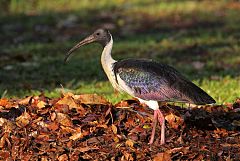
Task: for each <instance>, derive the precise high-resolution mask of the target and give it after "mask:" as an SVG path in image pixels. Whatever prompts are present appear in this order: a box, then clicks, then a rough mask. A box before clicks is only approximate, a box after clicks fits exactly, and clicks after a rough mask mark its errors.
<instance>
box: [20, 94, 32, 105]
mask: <svg viewBox="0 0 240 161" xmlns="http://www.w3.org/2000/svg"><path fill="white" fill-rule="evenodd" d="M32 98H33V97H32V96H28V97H26V98H24V99H21V100H20V101H19V102H18V104H20V105H27V104H29V103H30V101H31V99H32Z"/></svg>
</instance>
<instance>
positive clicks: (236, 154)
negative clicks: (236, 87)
mask: <svg viewBox="0 0 240 161" xmlns="http://www.w3.org/2000/svg"><path fill="white" fill-rule="evenodd" d="M161 111H162V112H163V113H164V115H165V119H166V144H165V145H160V126H159V125H158V126H157V130H156V136H155V140H154V143H153V144H152V145H149V144H148V142H149V139H150V135H151V130H152V128H151V123H152V118H153V111H152V110H151V109H149V108H148V107H145V106H144V105H141V104H140V103H139V102H138V101H137V100H134V99H132V100H123V101H121V102H119V103H117V104H115V105H113V104H111V103H110V102H108V101H107V100H106V99H104V98H103V97H101V96H98V95H95V94H83V95H74V94H72V93H65V94H62V97H60V98H54V99H50V98H47V97H45V96H44V95H40V96H29V97H26V98H23V99H16V98H15V99H6V98H2V99H0V127H1V128H0V160H60V161H64V160H74V161H76V160H144V161H145V160H155V161H170V160H229V161H230V160H240V99H237V100H236V101H235V102H234V103H227V104H224V105H207V106H201V107H188V106H187V107H184V108H183V107H181V106H177V105H174V104H164V105H163V106H162V107H161Z"/></svg>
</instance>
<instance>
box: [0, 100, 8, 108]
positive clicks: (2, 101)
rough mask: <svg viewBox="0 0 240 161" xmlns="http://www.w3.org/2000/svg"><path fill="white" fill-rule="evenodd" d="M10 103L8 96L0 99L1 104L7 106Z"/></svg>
mask: <svg viewBox="0 0 240 161" xmlns="http://www.w3.org/2000/svg"><path fill="white" fill-rule="evenodd" d="M7 104H8V100H7V99H6V98H1V99H0V106H6V105H7Z"/></svg>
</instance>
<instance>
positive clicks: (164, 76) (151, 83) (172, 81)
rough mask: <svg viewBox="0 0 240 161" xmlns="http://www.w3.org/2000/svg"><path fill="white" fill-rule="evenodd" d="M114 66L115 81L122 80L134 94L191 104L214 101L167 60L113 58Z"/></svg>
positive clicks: (146, 97)
mask: <svg viewBox="0 0 240 161" xmlns="http://www.w3.org/2000/svg"><path fill="white" fill-rule="evenodd" d="M113 70H114V73H115V76H116V81H117V83H119V82H124V83H125V85H127V86H128V88H129V89H131V93H129V94H132V95H133V96H134V97H138V98H141V99H144V100H156V101H176V102H188V103H193V104H211V103H215V100H214V99H213V98H212V97H211V96H209V95H208V94H207V93H206V92H205V91H203V90H202V89H201V88H199V87H198V86H196V85H195V84H194V83H192V82H191V81H189V80H188V79H186V78H185V77H184V76H183V75H182V74H180V73H179V72H178V71H177V70H176V69H174V68H172V67H170V66H168V65H166V64H160V63H157V62H154V61H151V60H141V59H126V60H122V61H118V62H116V63H115V64H114V66H113ZM120 79H121V80H120ZM119 85H120V86H121V84H119Z"/></svg>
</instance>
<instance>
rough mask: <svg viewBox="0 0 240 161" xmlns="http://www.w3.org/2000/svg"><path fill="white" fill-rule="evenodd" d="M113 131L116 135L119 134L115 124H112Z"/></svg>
mask: <svg viewBox="0 0 240 161" xmlns="http://www.w3.org/2000/svg"><path fill="white" fill-rule="evenodd" d="M112 131H113V133H114V134H117V126H115V125H114V124H112Z"/></svg>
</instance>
